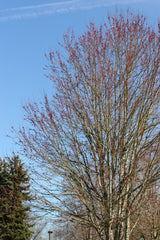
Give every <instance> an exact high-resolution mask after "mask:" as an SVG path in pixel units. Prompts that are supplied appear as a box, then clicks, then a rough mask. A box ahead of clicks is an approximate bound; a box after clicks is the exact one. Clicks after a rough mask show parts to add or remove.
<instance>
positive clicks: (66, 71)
mask: <svg viewBox="0 0 160 240" xmlns="http://www.w3.org/2000/svg"><path fill="white" fill-rule="evenodd" d="M158 29H159V32H155V30H154V29H152V28H151V27H149V26H148V25H147V23H146V20H145V18H144V17H143V16H140V15H134V14H132V13H130V12H128V13H127V16H123V15H121V14H119V15H118V14H115V16H113V17H110V16H108V21H107V22H105V23H104V24H102V25H101V26H99V27H96V26H95V24H94V23H90V24H89V26H87V30H86V31H85V32H84V33H83V34H82V35H80V36H79V37H76V36H75V35H74V33H73V32H70V31H69V32H67V33H66V34H65V35H64V41H63V43H62V44H60V46H61V47H62V49H63V51H62V53H60V52H58V51H50V52H49V54H48V55H47V58H48V60H49V64H48V65H49V66H48V68H49V69H50V73H49V74H48V77H49V78H50V79H51V80H52V81H53V83H54V87H56V93H55V94H54V96H53V98H52V99H50V100H49V99H48V98H47V96H45V98H44V101H42V103H41V104H37V103H33V104H28V105H26V106H25V107H24V110H25V114H26V116H25V119H26V121H27V124H30V125H29V128H27V127H24V128H22V129H21V130H20V131H19V133H18V136H19V140H20V143H21V144H22V146H23V147H24V148H23V149H24V151H25V153H26V154H27V155H28V157H29V158H31V160H32V161H37V163H38V164H40V166H44V168H45V167H46V169H47V172H45V173H44V174H42V172H41V171H40V172H39V174H41V175H42V177H46V176H47V178H48V179H47V181H48V183H51V188H50V189H49V188H48V187H47V186H46V187H45V185H43V184H42V185H41V187H43V191H42V192H41V193H42V194H41V195H40V193H39V197H40V198H41V200H43V201H44V202H45V203H46V204H45V205H44V207H45V209H46V210H47V209H48V210H49V211H50V212H55V213H56V214H57V215H58V214H59V215H60V216H63V217H64V218H67V219H69V220H72V221H77V222H79V223H83V224H86V225H88V226H91V227H92V228H94V230H95V231H96V233H97V235H98V237H97V239H98V238H99V239H106V240H108V239H109V240H113V239H114V240H116V239H125V240H128V239H129V238H130V235H131V232H132V228H131V216H132V215H133V214H134V213H135V212H137V211H138V210H139V209H140V208H141V205H142V204H143V198H144V196H145V194H146V191H147V189H148V187H149V186H150V185H151V184H153V182H155V181H157V179H159V176H160V175H159V173H160V168H159V140H160V132H159V127H160V117H159V116H160V115H159V100H160V78H159V77H160V76H159V74H160V68H159V61H160V25H158ZM153 149H154V150H153ZM150 152H152V153H151V154H150ZM69 199H70V204H68V200H69ZM82 209H83V211H82ZM57 215H56V216H57Z"/></svg>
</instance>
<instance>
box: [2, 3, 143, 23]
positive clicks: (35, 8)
mask: <svg viewBox="0 0 160 240" xmlns="http://www.w3.org/2000/svg"><path fill="white" fill-rule="evenodd" d="M142 1H145V0H132V3H135V2H142ZM130 2H131V1H130V0H120V1H118V0H112V2H111V0H70V1H59V2H54V3H46V4H40V5H31V6H25V7H18V8H8V9H4V10H0V21H11V20H16V19H23V18H33V17H38V16H41V15H51V14H55V13H66V12H70V11H74V10H89V9H93V8H98V7H102V6H103V7H107V6H109V5H117V4H126V3H130Z"/></svg>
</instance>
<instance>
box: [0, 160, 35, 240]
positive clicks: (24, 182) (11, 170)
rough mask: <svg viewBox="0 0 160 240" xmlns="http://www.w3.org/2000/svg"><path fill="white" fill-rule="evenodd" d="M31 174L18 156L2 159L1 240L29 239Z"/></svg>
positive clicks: (0, 185)
mask: <svg viewBox="0 0 160 240" xmlns="http://www.w3.org/2000/svg"><path fill="white" fill-rule="evenodd" d="M29 188H30V185H29V176H28V174H27V171H26V170H24V168H23V164H22V163H21V160H20V159H19V157H18V156H14V157H13V158H8V159H7V161H6V160H3V161H2V160H1V161H0V240H29V239H30V237H31V231H30V226H31V225H30V224H29V222H28V213H29V211H30V206H29V201H30V200H31V194H30V189H29Z"/></svg>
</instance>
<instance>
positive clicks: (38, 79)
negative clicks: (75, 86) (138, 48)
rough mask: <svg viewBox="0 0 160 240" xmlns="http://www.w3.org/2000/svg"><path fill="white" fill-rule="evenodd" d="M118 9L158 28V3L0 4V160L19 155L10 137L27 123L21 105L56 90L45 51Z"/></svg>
mask: <svg viewBox="0 0 160 240" xmlns="http://www.w3.org/2000/svg"><path fill="white" fill-rule="evenodd" d="M115 8H118V9H121V10H123V11H125V10H126V9H127V8H131V9H132V10H133V11H135V12H140V13H143V14H144V15H145V16H146V18H147V20H148V22H149V23H151V24H152V25H154V26H155V25H156V23H157V20H158V19H160V0H59V1H58V0H23V1H22V0H14V1H13V0H0V157H2V158H3V157H4V156H5V155H9V156H10V155H11V153H12V152H13V151H14V152H17V151H18V147H17V146H16V145H15V144H14V143H13V141H12V140H11V139H9V138H7V137H6V135H7V134H10V131H11V126H12V125H13V126H14V127H15V128H18V127H19V126H21V125H22V124H23V110H22V105H23V104H24V103H25V102H28V101H32V100H33V99H34V100H37V101H39V100H40V99H41V98H42V96H43V93H44V92H46V93H49V94H52V92H54V87H53V86H52V83H51V82H50V81H49V80H48V79H46V78H45V76H44V74H45V71H44V69H43V68H44V66H45V64H46V60H45V57H44V53H45V52H48V50H49V49H55V48H56V47H57V42H58V41H61V39H62V35H63V33H65V31H67V29H68V28H69V27H73V28H74V30H75V31H76V32H77V33H80V32H82V31H83V29H84V28H85V25H86V24H87V23H89V21H90V20H94V21H95V22H96V23H97V24H99V23H100V22H102V21H104V20H105V19H106V16H107V12H108V11H109V12H110V13H111V14H112V13H113V12H114V11H115Z"/></svg>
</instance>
